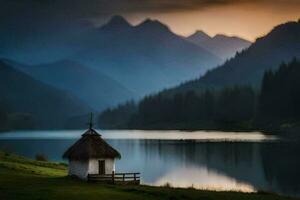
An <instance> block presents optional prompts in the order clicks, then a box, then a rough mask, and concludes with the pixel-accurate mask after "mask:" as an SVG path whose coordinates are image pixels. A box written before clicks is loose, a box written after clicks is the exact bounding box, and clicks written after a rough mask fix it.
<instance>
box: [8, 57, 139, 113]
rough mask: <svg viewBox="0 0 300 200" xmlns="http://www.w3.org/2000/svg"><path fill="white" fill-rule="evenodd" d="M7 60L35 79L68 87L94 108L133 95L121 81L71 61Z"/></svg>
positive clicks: (103, 106) (107, 105)
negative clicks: (37, 61) (43, 62)
mask: <svg viewBox="0 0 300 200" xmlns="http://www.w3.org/2000/svg"><path fill="white" fill-rule="evenodd" d="M10 63H11V64H12V65H13V66H14V67H16V68H17V69H19V70H21V71H23V72H25V73H27V74H29V75H31V76H32V77H34V78H35V79H38V80H41V81H43V82H45V83H47V84H49V85H52V86H54V87H56V88H59V89H62V90H66V91H70V92H71V93H72V94H74V95H76V96H77V97H79V98H80V99H81V100H83V101H84V102H85V103H86V104H87V105H89V106H91V107H93V108H94V109H95V110H96V109H97V110H102V109H105V108H107V107H109V106H112V105H116V104H117V103H119V102H120V101H126V100H128V99H131V98H133V97H134V96H135V94H134V93H133V92H131V91H130V90H128V89H127V88H125V87H124V86H123V85H122V84H121V83H119V82H117V81H115V80H113V79H111V78H110V77H108V76H106V75H104V74H101V72H99V71H97V70H95V69H93V68H89V67H87V66H84V65H81V64H78V63H76V62H74V61H69V60H64V61H60V62H54V63H49V64H41V65H21V64H16V63H12V62H10Z"/></svg>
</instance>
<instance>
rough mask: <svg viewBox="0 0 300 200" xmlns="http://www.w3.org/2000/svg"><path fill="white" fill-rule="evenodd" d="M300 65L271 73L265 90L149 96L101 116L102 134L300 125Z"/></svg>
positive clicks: (240, 88)
mask: <svg viewBox="0 0 300 200" xmlns="http://www.w3.org/2000/svg"><path fill="white" fill-rule="evenodd" d="M299 77H300V62H299V61H298V60H296V59H294V60H293V61H292V62H290V63H288V64H284V63H283V64H281V66H280V67H279V69H278V70H277V71H266V72H265V74H264V77H263V80H262V84H261V88H260V90H257V89H256V90H255V89H253V88H252V87H250V86H234V87H226V88H222V89H215V90H214V89H206V90H204V91H202V92H195V91H192V90H191V91H188V92H185V93H177V94H175V95H172V96H165V95H164V94H163V93H158V94H156V95H150V96H146V97H145V98H144V99H142V100H141V101H140V102H139V103H134V102H127V103H125V104H123V105H119V106H118V107H117V108H113V109H108V110H106V111H104V112H103V113H101V115H100V118H99V124H100V127H101V128H124V129H125V128H126V129H186V130H197V129H220V130H253V129H278V128H280V127H282V126H293V125H295V124H297V122H298V121H299V119H300V105H299V102H300V78H299Z"/></svg>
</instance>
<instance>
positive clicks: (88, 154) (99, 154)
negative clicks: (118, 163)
mask: <svg viewBox="0 0 300 200" xmlns="http://www.w3.org/2000/svg"><path fill="white" fill-rule="evenodd" d="M63 158H68V159H70V160H88V159H90V158H121V155H120V153H119V152H118V151H117V150H115V149H114V148H113V147H112V146H110V145H109V144H108V143H106V142H105V140H103V139H102V138H101V135H100V134H98V133H97V132H96V131H95V130H94V129H92V128H91V127H90V128H89V129H88V130H87V131H86V132H85V133H84V134H82V137H81V138H80V140H78V141H77V142H76V143H75V144H73V145H72V146H71V147H70V148H69V149H68V150H67V151H66V152H65V153H64V155H63Z"/></svg>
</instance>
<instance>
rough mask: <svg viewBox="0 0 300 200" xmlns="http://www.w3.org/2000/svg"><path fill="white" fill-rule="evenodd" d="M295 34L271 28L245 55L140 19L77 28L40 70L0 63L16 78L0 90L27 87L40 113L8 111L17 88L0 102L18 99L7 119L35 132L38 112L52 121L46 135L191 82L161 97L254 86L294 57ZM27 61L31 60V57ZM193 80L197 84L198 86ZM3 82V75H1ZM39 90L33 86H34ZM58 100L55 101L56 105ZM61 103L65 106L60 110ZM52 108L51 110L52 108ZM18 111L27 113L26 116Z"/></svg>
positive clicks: (224, 41)
mask: <svg viewBox="0 0 300 200" xmlns="http://www.w3.org/2000/svg"><path fill="white" fill-rule="evenodd" d="M299 29H300V28H299V22H289V23H286V24H283V25H279V26H278V27H275V28H274V30H272V31H271V32H270V33H269V34H267V35H266V36H265V37H263V38H260V39H258V40H257V41H256V42H255V43H254V44H252V45H251V46H250V47H249V48H247V47H248V45H249V42H248V41H246V40H243V39H240V38H237V37H227V36H223V35H217V36H215V37H210V36H208V35H207V34H205V33H204V32H197V33H195V34H194V35H192V36H190V37H188V38H183V37H182V36H179V35H176V34H174V33H173V32H172V31H170V29H169V28H168V27H167V26H165V25H164V24H162V23H161V22H159V21H157V20H150V19H148V20H145V21H144V22H142V23H141V24H138V25H136V26H133V25H131V24H129V23H128V22H127V21H126V20H125V19H124V18H123V17H120V16H115V17H113V18H112V19H111V20H110V21H109V22H108V23H107V24H105V25H104V26H101V27H99V28H95V27H92V26H90V25H87V26H85V28H84V31H81V32H80V33H76V34H75V35H76V36H73V37H70V38H69V39H70V40H71V41H72V42H66V43H62V44H60V45H59V47H61V48H63V49H67V50H68V51H66V52H68V53H66V52H63V55H64V56H62V55H60V56H59V57H57V59H54V57H55V56H54V57H53V55H55V54H57V53H58V52H60V51H61V48H58V50H57V51H58V52H53V51H54V50H53V49H52V50H51V48H50V49H47V51H49V54H50V55H51V56H50V57H51V59H50V60H51V62H50V61H49V59H45V62H43V63H41V64H32V63H19V60H18V57H17V58H16V59H13V60H7V59H6V60H5V61H3V62H2V65H5V66H8V67H9V69H11V70H13V71H14V73H15V74H18V75H16V76H20V77H21V78H20V80H19V81H17V82H16V80H15V79H14V80H11V79H9V78H3V80H1V81H2V85H9V84H10V83H14V82H15V84H16V87H17V86H18V84H20V86H18V87H25V86H26V85H27V82H30V85H34V87H33V88H39V89H33V90H30V89H29V88H25V89H24V91H26V95H27V96H28V97H26V98H29V97H36V99H37V100H38V99H39V98H41V99H42V102H43V103H42V104H41V105H42V106H36V108H34V109H33V106H32V104H37V105H39V103H40V102H36V101H34V100H32V99H30V100H28V101H27V100H26V102H30V103H31V104H30V105H26V104H24V108H23V107H20V106H19V105H14V104H20V103H21V102H20V101H21V100H20V101H17V100H16V99H22V96H23V95H25V93H22V92H19V91H20V90H21V89H19V88H18V89H12V90H5V91H6V93H3V94H2V96H0V97H1V99H5V98H7V99H8V100H9V98H10V97H18V98H16V99H13V100H12V101H11V103H12V104H13V105H12V107H14V108H15V109H13V112H14V113H16V112H18V110H19V111H20V112H21V113H27V114H29V115H30V114H33V115H34V116H38V118H40V119H42V121H43V122H40V123H39V124H43V123H46V122H45V121H47V120H48V118H45V116H43V113H45V110H46V111H47V112H49V113H50V114H49V117H50V118H51V117H53V118H51V119H50V118H49V123H48V124H49V127H58V126H59V127H62V126H63V125H64V124H65V123H67V121H68V119H71V118H72V119H75V118H76V119H79V118H80V116H83V115H85V114H87V113H88V112H90V111H91V110H94V111H102V110H104V109H106V108H108V107H112V106H115V105H117V104H119V103H122V102H125V101H128V100H131V99H139V98H142V97H143V96H144V95H148V94H151V93H154V92H158V91H160V90H162V89H165V88H170V87H173V86H174V85H178V84H179V83H181V82H184V81H188V80H192V79H194V81H188V82H186V83H185V84H182V85H180V86H179V87H176V88H173V89H171V90H168V91H174V92H180V91H188V90H199V89H202V88H207V87H224V86H225V87H226V86H232V85H254V86H257V85H259V84H260V81H261V78H262V75H263V73H264V72H265V70H267V69H275V68H276V67H278V66H279V64H280V63H281V62H283V61H290V60H291V59H292V58H293V57H298V58H299V57H300V39H299V36H300V30H299ZM54 43H55V42H54ZM53 46H55V44H53ZM74 47H76V48H74ZM239 49H244V50H243V51H242V52H240V53H237V55H236V56H235V57H234V58H232V59H230V60H228V61H227V62H225V63H224V64H222V60H224V59H227V58H228V57H230V56H232V55H234V54H235V53H236V51H238V50H239ZM16 51H18V48H16ZM24 51H26V49H22V48H21V49H19V52H18V53H19V54H20V56H19V57H22V56H21V55H22V52H24ZM45 51H46V50H45ZM5 55H8V54H7V53H6V54H4V53H2V54H1V55H0V56H2V57H4V56H5ZM27 56H28V55H27ZM8 57H10V56H8ZM11 57H13V56H11ZM31 59H33V60H34V56H33V57H32V58H31ZM37 60H38V61H39V62H40V61H41V60H43V59H42V58H41V57H39V58H37ZM33 63H36V62H33ZM220 64H222V65H220ZM218 65H220V66H219V67H217V66H218ZM216 67H217V68H216ZM21 71H22V72H21ZM207 71H208V72H207ZM204 74H205V75H204ZM201 75H204V76H202V77H201V78H198V77H200V76H201ZM3 77H6V75H5V74H3ZM8 77H10V76H8ZM24 77H26V78H24ZM196 78H197V79H196ZM23 82H24V85H22V84H23ZM39 84H41V86H37V85H39ZM41 88H45V89H41ZM22 90H23V89H22ZM4 94H5V95H4ZM20 94H21V95H22V96H20ZM59 95H61V97H60V98H61V99H60V100H58V97H57V96H59ZM49 96H50V98H46V99H44V98H45V97H49ZM48 99H53V101H51V103H49V105H50V108H51V111H48V110H47V109H46V108H44V107H47V106H46V105H47V104H48V101H47V100H48ZM9 101H10V100H9ZM59 101H61V102H59ZM67 102H69V104H70V105H67V106H66V108H61V107H64V105H65V104H67ZM55 105H57V108H54V107H55ZM26 107H27V108H31V109H32V110H30V109H27V110H26V109H25V108H26ZM56 109H60V110H61V111H64V112H66V114H64V115H63V114H61V116H62V117H61V119H60V120H61V121H62V122H61V124H57V121H56V120H57V119H55V115H56V114H55V113H54V111H55V110H56ZM61 111H60V112H61ZM60 112H58V113H60ZM67 112H69V113H68V114H67ZM51 120H54V121H52V122H51Z"/></svg>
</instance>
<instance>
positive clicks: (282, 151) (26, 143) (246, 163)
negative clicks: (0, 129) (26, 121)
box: [0, 130, 300, 196]
mask: <svg viewBox="0 0 300 200" xmlns="http://www.w3.org/2000/svg"><path fill="white" fill-rule="evenodd" d="M83 132H84V131H83V130H74V131H69V130H68V131H18V132H8V133H3V134H0V149H2V150H6V151H10V152H15V153H17V154H20V155H24V156H27V157H31V158H34V157H35V155H36V154H38V153H42V154H45V155H46V156H47V157H48V159H49V160H51V161H60V162H66V161H65V160H62V154H63V152H64V151H65V150H66V149H67V148H68V147H69V146H70V145H72V144H73V143H74V142H75V141H76V140H77V139H78V138H79V137H80V136H81V134H82V133H83ZM99 133H100V134H101V135H102V137H103V138H105V139H106V140H107V142H108V143H110V144H111V145H112V146H113V147H114V148H116V149H117V150H118V151H119V152H120V153H121V155H122V158H121V159H120V160H118V161H117V162H116V171H117V172H141V176H142V183H143V184H149V185H165V184H166V183H169V184H170V185H171V186H174V187H194V188H199V189H210V190H235V191H244V192H252V191H258V190H264V191H270V192H275V193H280V194H286V195H292V196H299V195H300V145H299V143H298V142H289V141H281V140H279V139H277V138H276V137H274V136H270V135H268V136H266V135H263V134H262V133H259V132H251V133H234V132H214V131H211V132H205V131H196V132H184V131H99Z"/></svg>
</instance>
